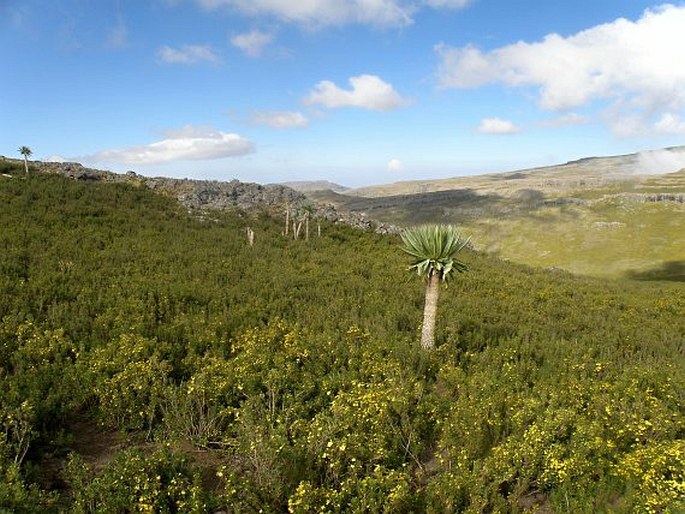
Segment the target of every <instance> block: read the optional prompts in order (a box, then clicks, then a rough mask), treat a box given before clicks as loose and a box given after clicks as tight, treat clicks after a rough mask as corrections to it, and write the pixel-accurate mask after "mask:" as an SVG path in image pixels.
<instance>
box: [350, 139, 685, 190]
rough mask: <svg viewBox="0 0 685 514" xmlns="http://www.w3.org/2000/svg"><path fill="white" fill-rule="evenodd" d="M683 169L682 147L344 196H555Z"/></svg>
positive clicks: (383, 186)
mask: <svg viewBox="0 0 685 514" xmlns="http://www.w3.org/2000/svg"><path fill="white" fill-rule="evenodd" d="M683 168H685V146H675V147H669V148H664V149H660V150H652V151H646V152H639V153H632V154H625V155H615V156H608V157H584V158H581V159H576V160H572V161H568V162H566V163H564V164H556V165H552V166H541V167H535V168H528V169H522V170H515V171H509V172H501V173H487V174H482V175H473V176H459V177H451V178H445V179H432V180H431V179H428V180H412V181H403V182H394V183H390V184H379V185H374V186H368V187H361V188H356V189H350V190H348V191H345V194H346V195H351V196H362V197H370V198H372V197H381V196H394V195H407V194H417V193H431V192H437V191H449V190H454V189H465V188H468V189H469V190H471V191H477V192H481V193H484V194H492V193H495V194H503V195H505V196H509V195H508V193H509V192H511V191H512V190H519V189H522V188H524V187H525V188H529V189H536V190H538V191H544V192H547V193H558V192H563V191H564V190H566V189H568V188H574V187H578V186H590V185H592V186H602V185H606V184H611V183H615V182H618V181H622V180H625V179H635V178H637V177H648V176H652V175H663V174H667V173H672V172H677V171H678V170H680V169H683Z"/></svg>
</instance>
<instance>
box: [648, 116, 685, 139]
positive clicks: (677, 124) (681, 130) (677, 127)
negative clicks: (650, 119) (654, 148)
mask: <svg viewBox="0 0 685 514" xmlns="http://www.w3.org/2000/svg"><path fill="white" fill-rule="evenodd" d="M654 128H655V129H656V131H657V132H660V133H662V134H672V135H679V136H685V120H684V119H683V118H682V117H681V116H678V115H677V114H673V113H670V112H667V113H665V114H664V115H663V116H661V119H659V121H657V122H656V123H655V124H654Z"/></svg>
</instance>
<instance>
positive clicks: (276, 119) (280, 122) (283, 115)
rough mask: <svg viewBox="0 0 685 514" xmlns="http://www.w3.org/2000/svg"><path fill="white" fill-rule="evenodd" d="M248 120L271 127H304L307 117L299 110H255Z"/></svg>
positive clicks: (307, 120) (306, 123)
mask: <svg viewBox="0 0 685 514" xmlns="http://www.w3.org/2000/svg"><path fill="white" fill-rule="evenodd" d="M250 122H251V123H252V124H253V125H266V126H267V127H273V128H291V127H305V126H307V125H308V124H309V119H308V118H307V117H306V116H305V115H304V114H302V113H301V112H292V111H256V112H253V113H252V116H251V117H250Z"/></svg>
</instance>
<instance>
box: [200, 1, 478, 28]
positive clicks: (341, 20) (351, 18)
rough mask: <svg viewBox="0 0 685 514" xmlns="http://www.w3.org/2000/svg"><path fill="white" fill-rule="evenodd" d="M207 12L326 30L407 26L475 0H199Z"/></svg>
mask: <svg viewBox="0 0 685 514" xmlns="http://www.w3.org/2000/svg"><path fill="white" fill-rule="evenodd" d="M196 1H197V3H198V4H200V5H201V6H202V7H204V8H205V9H217V8H226V9H230V10H234V11H238V12H241V13H243V14H246V15H249V16H272V17H275V18H278V19H280V20H282V21H285V22H289V23H297V24H300V25H305V26H313V27H325V26H340V25H346V24H352V23H356V24H362V25H371V26H377V27H406V26H408V25H411V24H412V23H414V20H413V16H414V15H415V14H416V13H417V12H418V11H419V10H420V9H421V8H423V7H431V8H452V9H454V8H463V7H465V6H466V5H468V4H469V3H470V1H471V0H423V1H422V2H417V1H415V0H307V1H295V0H196Z"/></svg>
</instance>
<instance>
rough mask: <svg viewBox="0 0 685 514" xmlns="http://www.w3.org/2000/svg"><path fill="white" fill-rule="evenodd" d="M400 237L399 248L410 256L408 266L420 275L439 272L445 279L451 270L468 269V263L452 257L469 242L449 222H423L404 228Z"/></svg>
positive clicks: (424, 275) (463, 270) (461, 271)
mask: <svg viewBox="0 0 685 514" xmlns="http://www.w3.org/2000/svg"><path fill="white" fill-rule="evenodd" d="M401 237H402V243H403V245H402V247H401V248H402V251H404V252H405V253H407V254H409V255H410V256H411V257H412V259H413V261H412V264H411V266H410V268H413V269H415V270H416V272H417V273H418V274H419V275H420V276H423V277H429V276H430V275H432V274H433V273H438V274H439V275H440V278H441V279H442V280H446V279H447V278H448V277H449V276H450V273H452V271H457V272H459V273H464V272H465V271H467V270H468V266H467V265H466V264H464V263H463V262H461V261H460V260H458V259H455V258H454V256H455V254H457V253H459V252H460V251H462V250H463V249H464V248H465V247H466V246H467V245H468V244H469V240H468V239H464V238H462V237H461V235H460V234H459V232H458V231H457V229H456V228H455V227H453V226H452V225H423V226H420V227H415V228H411V229H407V230H405V231H404V232H402V234H401Z"/></svg>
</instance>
